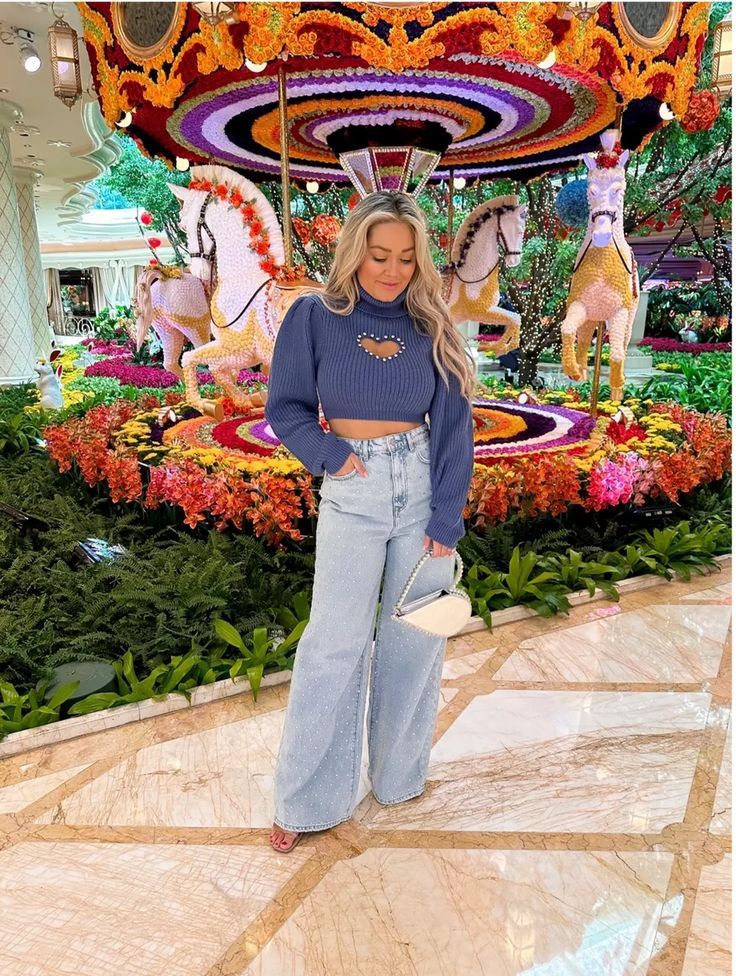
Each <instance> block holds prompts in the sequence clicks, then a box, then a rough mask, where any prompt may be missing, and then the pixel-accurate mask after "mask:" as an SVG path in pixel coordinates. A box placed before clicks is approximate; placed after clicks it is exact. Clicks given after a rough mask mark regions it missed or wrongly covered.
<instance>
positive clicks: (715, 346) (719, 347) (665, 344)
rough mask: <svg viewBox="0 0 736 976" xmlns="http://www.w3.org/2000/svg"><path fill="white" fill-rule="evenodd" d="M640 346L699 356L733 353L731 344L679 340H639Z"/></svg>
mask: <svg viewBox="0 0 736 976" xmlns="http://www.w3.org/2000/svg"><path fill="white" fill-rule="evenodd" d="M639 346H647V347H648V348H649V349H651V350H652V352H689V353H692V355H693V356H697V354H698V353H700V352H731V343H730V342H680V341H679V340H678V339H649V338H647V337H645V338H643V339H640V340H639Z"/></svg>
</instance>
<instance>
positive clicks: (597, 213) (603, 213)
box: [572, 210, 634, 275]
mask: <svg viewBox="0 0 736 976" xmlns="http://www.w3.org/2000/svg"><path fill="white" fill-rule="evenodd" d="M598 217H610V218H611V222H612V223H613V221H614V220H616V218H617V217H618V213H617V212H616V211H615V210H594V211H593V212H592V213H591V215H590V223H591V224H592V223H593V222H594V221H595V220H597V218H598ZM611 240H612V241H613V244H614V247H615V248H616V253H617V254H618V256H619V258H620V259H621V264H622V265H623V266H624V271H625V272H626V274H628V275H633V274H634V267H633V264H632V266H631V267H629V266H628V265H627V264H626V258H624V256H623V254H622V253H621V248H620V247H619V246H618V241H617V240H616V235H615V234H614V233H611ZM592 243H593V238H592V237H591V239H590V240H589V241H588V243H587V245H586V247H585V250H584V251H583V253H582V254H581V255H580V260H579V261H576V263H575V267H574V268H573V269H572V273H573V274H575V272H576V271H577V270H578V268H579V267H580V265H581V264H582V263H583V261H584V260H585V255H586V254H587V253H588V249H589V248H590V245H591V244H592Z"/></svg>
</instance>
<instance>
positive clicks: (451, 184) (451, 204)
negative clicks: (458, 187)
mask: <svg viewBox="0 0 736 976" xmlns="http://www.w3.org/2000/svg"><path fill="white" fill-rule="evenodd" d="M447 187H448V189H449V191H450V199H449V201H448V204H447V263H448V264H449V263H450V261H452V233H453V227H452V225H453V224H454V222H455V200H454V198H453V191H454V189H455V170H454V169H451V170H450V177H449V180H448V183H447Z"/></svg>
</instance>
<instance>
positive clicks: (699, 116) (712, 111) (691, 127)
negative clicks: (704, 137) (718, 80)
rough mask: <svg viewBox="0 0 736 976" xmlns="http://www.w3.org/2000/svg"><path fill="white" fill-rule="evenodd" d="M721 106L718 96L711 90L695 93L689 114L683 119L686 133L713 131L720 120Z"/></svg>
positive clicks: (690, 102) (692, 96)
mask: <svg viewBox="0 0 736 976" xmlns="http://www.w3.org/2000/svg"><path fill="white" fill-rule="evenodd" d="M720 110H721V106H720V104H719V102H718V95H717V94H716V93H715V92H714V91H710V89H704V90H702V91H695V92H693V93H692V95H691V96H690V101H689V103H688V106H687V112H685V114H684V115H683V117H682V122H681V123H680V124H681V125H682V128H683V130H684V131H685V132H703V131H704V130H705V129H712V128H713V126H714V125H715V121H716V119H717V118H718V113H719V112H720Z"/></svg>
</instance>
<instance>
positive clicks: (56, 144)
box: [46, 139, 72, 149]
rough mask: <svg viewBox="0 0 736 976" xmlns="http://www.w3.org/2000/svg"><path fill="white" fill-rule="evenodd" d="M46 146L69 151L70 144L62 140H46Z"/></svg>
mask: <svg viewBox="0 0 736 976" xmlns="http://www.w3.org/2000/svg"><path fill="white" fill-rule="evenodd" d="M46 142H47V144H48V145H49V146H53V147H54V148H55V149H71V147H72V144H71V142H65V141H64V140H63V139H47V140H46Z"/></svg>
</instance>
